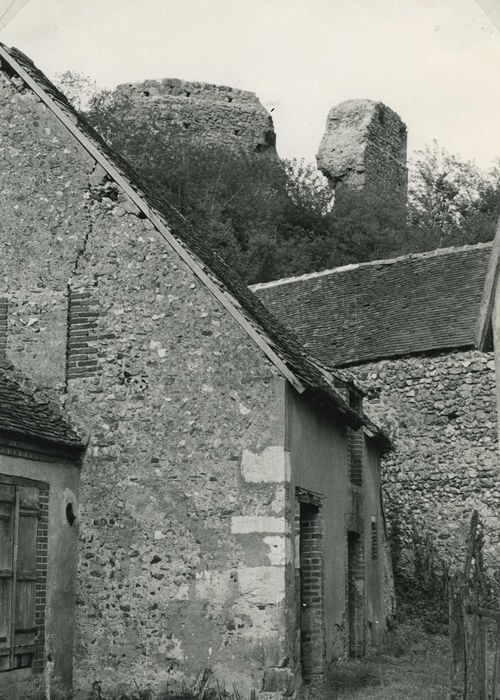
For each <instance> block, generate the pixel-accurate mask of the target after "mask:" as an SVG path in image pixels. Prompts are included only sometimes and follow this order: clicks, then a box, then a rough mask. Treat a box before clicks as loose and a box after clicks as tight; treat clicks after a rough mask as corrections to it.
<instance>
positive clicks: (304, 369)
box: [0, 43, 362, 427]
mask: <svg viewBox="0 0 500 700" xmlns="http://www.w3.org/2000/svg"><path fill="white" fill-rule="evenodd" d="M0 47H1V48H2V49H3V51H4V52H6V53H7V54H8V56H9V58H10V57H12V58H13V59H14V61H15V62H16V63H17V64H18V65H19V66H20V67H21V69H23V70H24V71H26V73H27V74H28V75H29V77H30V78H31V79H32V80H33V81H34V83H35V84H36V85H37V86H38V88H39V89H41V90H42V91H43V93H45V95H46V96H48V97H49V98H50V100H51V101H52V102H53V103H55V105H56V106H57V107H58V108H59V109H61V110H62V111H63V112H64V113H65V114H66V115H67V116H68V117H69V119H70V120H71V122H72V124H74V125H75V126H76V127H77V130H78V132H79V133H80V134H82V135H83V136H84V137H85V138H87V139H88V140H89V141H90V142H91V143H92V145H93V146H94V147H95V148H96V149H97V150H98V152H99V153H100V154H101V155H102V156H104V158H105V159H106V161H107V163H110V164H111V165H112V166H113V167H114V168H115V169H116V170H118V171H119V174H120V175H121V176H123V178H124V179H125V180H126V181H127V183H128V184H129V185H130V187H131V188H132V189H133V190H134V191H135V192H136V193H137V194H138V195H139V196H140V197H141V199H142V200H143V201H144V202H145V203H146V205H147V207H148V209H149V210H150V211H151V212H152V213H153V214H155V215H156V216H158V217H159V218H160V219H161V220H162V221H163V222H164V223H165V225H166V226H167V227H168V228H169V229H170V232H171V233H173V235H174V236H175V238H176V239H177V241H178V242H179V243H181V245H182V246H183V248H184V250H187V251H188V253H189V255H190V257H191V259H192V260H195V261H197V262H198V263H199V264H200V265H201V266H202V267H203V269H204V272H206V273H207V274H208V275H209V276H210V277H211V279H212V281H213V283H214V284H215V285H216V286H217V287H218V288H219V289H220V290H222V291H223V292H224V294H225V295H226V299H228V300H230V303H231V304H232V306H233V307H236V308H237V309H238V312H239V313H241V314H242V315H243V316H244V318H245V319H246V321H247V322H248V323H249V324H250V325H251V326H252V328H253V329H254V330H256V331H257V332H258V333H259V335H260V336H261V338H262V340H263V341H264V342H265V343H266V344H267V345H268V346H269V347H270V348H271V349H272V350H273V351H274V352H275V353H276V355H277V356H278V357H280V358H281V360H282V361H283V362H284V363H285V364H286V365H287V367H288V368H289V369H290V370H291V372H292V373H293V375H294V376H295V377H296V378H297V379H298V380H299V381H300V382H301V383H302V385H303V386H304V387H306V389H308V390H309V391H310V392H312V393H313V394H314V395H315V397H317V398H318V399H320V400H322V401H323V402H326V403H327V405H328V406H329V408H330V410H333V411H334V412H335V413H337V414H339V415H341V416H342V417H343V419H344V420H345V421H346V422H347V423H348V424H350V425H352V426H353V427H359V426H360V425H361V424H362V419H361V417H360V416H359V415H358V414H357V413H356V412H355V411H353V410H352V409H351V407H350V406H349V405H348V403H347V402H346V401H345V400H344V399H343V398H342V397H341V396H340V394H339V393H338V392H337V391H336V389H335V384H334V380H333V377H332V376H331V375H330V374H329V373H328V372H327V371H326V370H325V369H324V368H322V367H321V366H320V363H318V362H317V361H315V360H314V359H313V358H312V357H311V355H310V353H309V352H308V351H307V350H305V349H304V347H303V345H302V344H301V343H300V342H299V340H298V339H297V337H296V336H295V335H294V333H293V332H291V331H290V330H289V329H287V328H286V327H285V325H283V324H282V323H280V322H279V321H278V320H277V319H276V318H275V317H274V316H273V315H272V314H271V313H270V311H269V310H268V309H267V308H266V307H265V306H264V305H263V304H262V303H261V302H260V301H259V299H258V298H257V297H256V296H255V294H253V293H252V292H251V291H250V290H249V289H248V287H246V285H244V284H243V283H242V281H241V280H240V279H239V277H238V276H237V275H236V274H235V273H234V272H233V271H232V270H231V269H230V268H229V267H228V266H227V265H226V264H225V263H224V261H223V260H222V259H221V258H220V257H219V256H218V255H217V254H216V253H215V252H214V251H212V250H211V249H209V248H208V247H207V246H206V244H205V242H204V240H203V239H202V238H201V237H200V236H199V234H198V233H197V232H196V231H195V230H194V229H193V227H192V226H191V225H190V224H189V223H188V221H187V220H186V219H185V218H184V217H183V216H182V215H181V214H180V213H179V212H178V211H177V210H175V209H174V208H173V207H171V206H170V205H169V204H168V203H167V202H165V201H164V200H163V199H160V198H159V197H158V196H157V195H155V194H154V193H152V192H150V191H147V190H146V189H145V186H144V183H143V182H142V180H141V178H140V176H139V175H138V174H137V173H136V172H135V171H134V169H133V168H132V167H131V166H130V165H129V163H127V162H126V161H125V160H124V159H123V158H122V157H121V156H120V155H119V154H117V153H115V152H114V151H113V150H112V149H111V148H110V147H109V146H108V144H107V143H105V141H104V140H103V139H102V138H101V137H100V136H99V134H98V133H97V132H96V131H95V129H94V128H93V127H92V126H91V125H90V124H89V123H88V122H87V120H86V119H85V118H84V117H83V116H82V115H81V114H79V113H78V112H76V111H75V110H74V108H73V107H72V106H71V104H70V103H69V102H68V100H67V99H66V97H65V96H64V95H63V94H62V93H61V92H60V91H59V90H58V89H57V88H56V87H55V86H54V85H53V83H51V82H50V80H49V79H48V78H47V77H46V76H45V75H44V74H43V73H42V72H41V71H40V70H39V69H38V68H37V67H36V66H35V65H34V63H33V62H32V61H31V59H30V58H28V57H27V56H25V55H24V54H23V53H22V52H21V51H19V50H18V49H15V48H8V47H6V46H4V45H3V44H1V43H0ZM7 60H9V59H7ZM10 65H11V69H13V70H14V71H16V68H15V66H13V64H10Z"/></svg>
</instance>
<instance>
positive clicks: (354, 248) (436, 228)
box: [59, 72, 500, 283]
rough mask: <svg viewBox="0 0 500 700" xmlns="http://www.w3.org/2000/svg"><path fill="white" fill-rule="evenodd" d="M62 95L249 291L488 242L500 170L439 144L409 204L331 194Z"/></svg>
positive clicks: (321, 183) (118, 110)
mask: <svg viewBox="0 0 500 700" xmlns="http://www.w3.org/2000/svg"><path fill="white" fill-rule="evenodd" d="M59 85H60V86H61V88H62V89H63V91H65V92H66V93H67V94H68V97H69V98H70V99H71V100H72V101H73V104H74V105H75V107H76V108H77V109H82V108H83V109H84V113H85V116H86V117H87V119H88V120H89V121H90V122H91V124H92V125H93V126H94V127H95V128H96V129H97V131H98V132H99V133H100V134H101V135H102V136H103V137H104V138H105V139H106V141H107V142H108V143H109V144H110V145H111V146H112V147H113V148H114V149H115V150H116V151H117V152H118V153H119V154H120V155H122V156H124V157H125V158H126V159H127V160H128V161H129V162H130V163H131V164H132V165H133V166H134V168H135V169H136V170H137V172H138V173H139V175H140V176H141V177H142V178H143V180H144V181H145V183H146V184H147V185H148V187H149V188H151V189H152V190H153V191H154V192H155V193H156V194H158V195H159V196H161V197H162V198H164V199H165V200H167V201H169V202H170V204H171V205H172V206H174V207H175V208H177V209H178V210H179V211H180V212H181V213H182V214H183V215H184V216H186V217H187V218H188V219H189V220H190V222H191V223H192V224H193V225H194V226H195V227H196V228H197V229H198V230H199V231H200V232H202V233H203V235H204V237H205V239H206V240H207V242H208V244H209V246H210V247H212V248H213V249H215V250H216V251H217V252H218V253H219V254H220V255H221V256H222V257H223V258H224V259H225V260H226V261H227V262H228V263H229V264H230V265H232V266H233V267H234V268H235V269H237V270H238V271H239V273H240V274H241V276H242V277H243V279H244V280H245V281H246V282H247V283H255V282H264V281H268V280H272V279H277V278H279V277H285V276H290V275H295V274H303V273H307V272H312V271H315V270H321V269H326V268H331V267H336V266H340V265H345V264H350V263H356V262H364V261H368V260H375V259H381V258H387V257H394V256H397V255H404V254H407V253H410V252H420V251H424V250H432V249H435V248H439V247H443V246H452V245H464V244H468V243H469V244H471V243H478V242H482V241H487V240H491V239H492V238H493V236H494V227H495V222H496V220H497V218H498V215H499V214H500V165H499V166H496V167H494V168H493V169H492V170H491V171H490V172H487V173H484V172H482V171H481V170H480V169H479V168H478V167H477V166H476V165H475V164H474V163H473V162H471V161H463V160H461V159H460V158H458V157H457V156H454V155H452V154H449V153H447V152H446V151H445V150H444V149H442V148H440V147H439V146H438V145H437V143H433V144H432V145H431V146H429V147H428V148H426V149H424V150H423V151H420V152H417V154H416V158H415V159H414V161H413V162H412V163H410V182H409V203H408V208H407V210H406V211H405V210H402V209H401V208H400V207H399V206H398V205H397V204H395V203H394V201H393V199H392V198H391V196H390V193H379V194H378V195H376V196H375V195H374V194H366V193H365V194H360V193H355V192H353V193H351V194H350V195H348V196H343V197H342V201H339V202H338V203H337V205H336V206H333V204H334V196H333V193H332V191H331V189H330V187H329V185H328V183H327V181H326V179H325V178H323V176H322V175H321V174H320V173H319V171H318V170H316V168H314V167H313V166H312V165H309V164H307V163H305V162H303V161H296V160H292V161H290V160H282V161H278V160H276V159H274V158H272V157H269V155H266V156H262V155H260V154H252V153H249V152H248V151H246V152H245V151H243V150H242V151H240V152H235V151H234V150H232V151H231V150H229V149H227V148H224V147H223V146H220V145H216V144H207V143H203V144H202V143H196V142H193V141H190V140H188V139H185V138H182V137H179V136H174V135H172V134H170V135H169V134H168V131H167V130H165V131H159V130H158V128H157V124H156V123H152V122H151V121H150V120H149V119H148V116H147V115H144V119H142V120H141V121H140V122H139V121H138V120H137V118H136V116H135V117H132V116H131V115H133V114H135V115H136V112H134V111H133V110H131V105H130V100H129V98H128V96H127V95H126V94H125V93H123V92H122V93H116V92H113V91H108V90H98V89H97V88H96V87H95V85H94V84H93V83H92V81H91V80H89V79H87V78H85V76H81V75H78V74H74V73H70V72H67V73H65V74H63V75H62V76H60V78H59Z"/></svg>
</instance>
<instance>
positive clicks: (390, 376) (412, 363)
mask: <svg viewBox="0 0 500 700" xmlns="http://www.w3.org/2000/svg"><path fill="white" fill-rule="evenodd" d="M353 373H354V375H355V377H356V378H357V380H358V382H360V384H361V386H364V387H365V388H366V390H367V391H368V396H367V397H366V399H365V410H367V411H368V412H370V413H371V414H372V415H373V416H374V417H375V418H376V420H378V421H379V422H380V424H384V425H386V426H387V427H388V429H389V430H390V432H391V433H392V434H393V436H394V439H395V450H394V452H393V453H392V454H391V455H389V457H387V458H386V460H385V464H384V467H383V479H384V486H383V488H384V496H385V507H386V512H387V516H388V520H389V523H390V524H391V523H392V525H393V534H395V533H394V523H396V526H397V529H398V538H399V539H400V542H401V544H402V547H403V550H402V552H401V559H400V562H399V566H400V573H403V574H405V575H406V576H408V577H409V578H412V577H413V576H414V575H415V564H416V562H415V548H414V534H415V533H416V534H417V538H418V539H419V540H420V541H422V539H423V538H425V536H426V534H430V535H431V536H432V541H433V545H434V547H435V550H436V562H437V563H439V562H440V561H444V562H445V563H446V564H447V565H450V566H451V567H454V566H456V565H460V564H461V562H462V561H463V555H464V550H463V546H464V540H465V535H466V532H467V526H468V522H469V520H470V516H471V512H472V510H473V509H474V508H477V509H478V510H479V513H480V517H481V519H482V520H483V522H484V524H485V526H486V532H485V534H486V546H485V555H486V560H487V563H488V564H489V565H490V567H493V568H494V567H498V562H500V470H499V464H498V451H497V428H496V404H495V372H494V360H493V355H492V354H487V353H480V352H477V351H472V350H471V351H467V352H449V353H440V354H436V355H434V356H421V357H410V358H406V359H397V360H383V361H380V362H376V363H370V364H366V365H363V366H359V367H357V368H353ZM393 544H394V543H393Z"/></svg>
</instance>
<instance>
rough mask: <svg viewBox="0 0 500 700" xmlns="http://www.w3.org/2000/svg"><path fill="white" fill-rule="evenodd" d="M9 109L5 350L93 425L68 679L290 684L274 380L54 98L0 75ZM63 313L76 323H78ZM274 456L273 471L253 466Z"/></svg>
mask: <svg viewBox="0 0 500 700" xmlns="http://www.w3.org/2000/svg"><path fill="white" fill-rule="evenodd" d="M0 110H1V113H2V121H1V123H0V137H1V141H0V205H1V207H2V212H3V221H2V234H1V235H2V250H3V254H2V257H1V260H0V271H1V274H0V279H1V280H2V296H4V292H5V296H8V298H9V307H10V309H11V313H10V319H9V331H8V334H7V335H8V337H7V355H8V359H9V360H11V361H13V362H14V364H15V365H16V366H23V367H24V368H25V369H28V370H30V369H31V368H32V365H34V367H33V369H34V371H35V373H36V372H38V374H37V379H38V380H40V381H43V382H44V383H45V385H46V386H47V387H52V388H53V389H54V390H58V391H59V392H62V393H60V400H61V401H63V402H65V403H66V406H67V408H68V410H69V411H70V414H71V415H72V416H73V417H74V419H75V420H76V422H77V423H78V424H80V425H82V426H83V427H84V428H85V429H87V430H88V432H89V433H90V442H89V445H88V449H87V457H86V460H85V463H84V465H83V468H82V472H81V501H80V503H81V505H80V513H79V527H80V563H79V571H78V590H77V611H76V619H77V631H76V639H77V645H76V650H75V652H76V654H75V657H76V660H75V686H76V688H77V690H81V691H82V693H83V695H82V697H87V694H88V690H89V687H90V684H91V683H92V682H93V681H101V682H102V684H103V692H104V693H106V692H107V689H108V690H109V689H111V688H112V689H113V690H117V689H118V690H122V691H123V692H125V691H127V692H129V693H130V692H131V689H132V688H133V687H134V684H133V681H134V679H136V680H137V681H138V682H141V683H142V684H143V685H147V684H151V686H152V687H154V688H160V687H165V685H166V684H167V683H168V684H169V687H170V688H173V687H175V684H176V683H177V682H179V683H180V682H181V681H186V682H187V683H191V682H193V681H194V680H195V679H196V677H197V674H199V673H200V671H202V670H203V669H204V668H211V669H212V670H213V673H214V674H215V676H216V677H217V678H220V679H221V681H222V680H224V682H225V683H226V684H229V687H231V683H232V681H234V682H235V684H236V686H237V687H238V689H239V691H240V692H241V694H242V695H243V696H247V695H249V693H250V690H251V689H252V688H255V689H256V690H258V691H261V690H262V691H263V692H267V688H266V686H265V682H266V681H265V677H268V678H271V677H272V683H273V684H274V685H273V687H272V688H270V689H269V692H271V691H272V692H276V693H277V694H278V695H279V694H280V689H279V687H277V686H276V684H277V680H276V674H271V673H270V671H271V670H272V668H274V667H275V666H276V667H277V668H282V667H283V666H285V665H286V657H285V656H284V654H283V648H284V647H283V644H284V639H283V630H284V622H283V614H284V613H283V605H282V599H283V594H284V587H285V562H284V560H283V556H282V554H281V553H282V552H284V550H285V547H284V543H283V542H282V540H283V539H284V537H285V531H286V522H285V495H284V492H285V488H284V482H285V468H284V461H285V460H284V456H283V450H284V447H283V439H284V438H283V436H284V426H283V417H284V409H283V406H282V405H281V398H280V397H282V396H283V395H284V392H283V389H282V388H281V389H280V387H281V383H282V381H283V380H282V379H281V378H280V377H277V373H276V370H275V369H274V367H273V366H272V365H271V364H270V363H269V362H268V361H267V359H266V358H265V357H264V356H263V354H262V352H261V351H260V350H259V349H258V348H257V347H256V346H255V344H254V343H253V342H252V341H251V340H250V339H249V338H248V336H247V335H246V334H245V333H244V332H243V331H242V330H241V328H240V327H239V326H238V325H237V324H236V322H235V321H233V320H232V319H231V318H230V317H229V316H228V314H227V312H226V311H225V310H224V309H222V308H221V306H220V305H219V303H218V302H216V301H215V299H214V298H213V297H212V296H211V295H210V294H209V292H208V291H207V290H206V289H205V288H204V287H203V286H202V285H201V284H200V283H199V282H198V281H197V280H196V279H195V277H194V275H193V273H192V272H191V271H190V270H189V269H188V268H187V267H186V266H185V265H184V263H182V262H181V261H180V260H179V259H177V257H176V255H174V254H173V253H172V251H171V250H170V249H169V248H168V247H167V246H166V245H165V243H164V242H163V241H162V240H160V238H159V235H158V234H157V233H156V231H155V230H153V229H152V227H151V225H150V224H149V222H148V221H147V220H145V219H143V218H141V217H140V216H139V215H138V212H137V210H135V208H134V206H133V204H132V203H131V202H130V201H129V200H128V199H127V197H126V196H125V195H124V194H123V193H121V192H117V191H111V190H110V187H109V182H107V179H106V177H105V176H104V173H103V171H102V170H101V169H100V168H98V167H96V165H95V163H94V162H92V161H91V160H90V159H89V158H88V157H87V156H86V155H85V154H84V152H83V151H82V149H81V148H80V147H79V146H78V145H77V144H75V142H74V140H73V139H72V138H71V137H70V136H69V135H68V134H67V132H66V131H65V129H64V128H63V127H62V126H61V125H60V124H59V123H58V122H57V121H56V120H55V119H54V118H53V116H52V115H51V113H50V112H49V110H48V109H47V108H46V107H45V106H44V105H43V104H42V103H40V102H39V101H37V99H36V98H35V97H34V95H33V94H32V93H31V92H30V91H29V90H23V89H20V86H19V85H18V86H17V89H16V87H15V86H13V85H12V84H11V82H10V80H9V78H8V76H6V75H5V74H2V73H0ZM111 189H112V188H111ZM68 281H70V282H71V284H70V285H68ZM70 290H71V291H72V292H73V294H72V297H73V300H74V299H78V298H80V299H82V298H83V299H85V302H86V304H87V302H88V309H91V311H92V313H93V319H92V321H91V324H92V326H93V327H92V329H89V330H91V331H92V332H91V333H90V332H89V334H88V335H87V336H83V337H85V338H86V340H85V341H81V340H78V339H76V338H75V337H73V343H72V345H71V350H72V352H71V357H70V362H67V360H68V358H67V356H66V353H65V352H63V351H61V350H62V349H64V348H65V347H66V343H65V340H66V338H65V337H64V320H65V319H67V318H68V298H69V296H70ZM84 292H85V293H84ZM79 293H80V294H83V293H84V295H83V297H82V296H80V297H79V296H78V294H79ZM89 300H91V301H89ZM91 302H92V303H91ZM88 309H87V308H86V310H84V311H82V312H81V313H82V314H85V313H87V311H88ZM70 311H71V313H70V314H69V316H70V317H71V318H70V320H71V324H72V328H73V329H74V328H75V322H76V320H77V318H80V321H81V320H82V319H83V316H80V317H78V313H79V312H78V311H77V310H76V307H75V306H74V304H73V306H72V309H71V310H70ZM76 325H77V326H78V328H77V331H78V333H80V334H81V333H82V332H83V333H85V330H86V329H85V328H83V327H84V326H85V325H86V324H85V323H82V322H79V323H77V324H76ZM70 340H71V339H70V338H68V342H70ZM82 343H83V346H84V347H83V348H80V349H83V351H84V353H85V354H87V355H89V356H90V355H91V353H90V352H89V351H90V350H91V349H94V350H95V352H94V353H92V357H93V358H94V359H92V360H89V361H92V362H95V358H97V365H98V369H97V371H96V372H94V373H93V374H92V376H86V375H87V373H86V372H83V373H82V374H78V373H75V372H74V365H73V364H72V362H77V360H76V359H75V358H76V357H79V356H81V353H78V352H77V350H78V345H81V344H82ZM53 344H54V345H53ZM51 348H52V350H51ZM47 353H48V355H49V357H48V360H47V364H46V365H42V364H41V363H38V362H37V358H40V357H42V356H45V355H46V354H47ZM68 365H70V366H69V367H68ZM68 369H70V370H72V371H70V372H69V373H68V371H67V370H68ZM30 374H31V372H30ZM280 455H281V460H280ZM266 460H267V461H266ZM269 460H271V461H272V462H273V464H274V472H273V474H271V475H270V476H265V477H262V476H261V478H254V477H253V476H251V475H255V473H257V474H258V473H259V464H260V465H262V464H266V463H268V462H269ZM280 464H281V467H282V468H281V469H280V468H279V465H280ZM249 475H250V476H249ZM57 664H58V661H57V658H55V669H56V673H57V667H58V666H57ZM266 671H267V672H268V673H267V676H265V672H266ZM277 675H278V676H279V675H280V674H277ZM281 676H286V673H285V672H282V673H281ZM286 682H288V681H287V680H286V678H285V680H283V684H284V683H286ZM266 697H272V696H266Z"/></svg>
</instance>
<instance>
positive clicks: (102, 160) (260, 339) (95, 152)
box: [0, 43, 305, 393]
mask: <svg viewBox="0 0 500 700" xmlns="http://www.w3.org/2000/svg"><path fill="white" fill-rule="evenodd" d="M0 58H1V59H3V60H4V61H6V62H7V63H8V64H9V65H10V67H11V68H12V69H13V70H14V71H15V72H16V73H17V74H18V75H19V76H20V77H21V78H22V79H23V81H24V82H25V83H26V84H27V85H28V86H29V87H30V89H31V90H32V91H33V92H34V93H35V95H37V96H38V97H39V98H40V99H41V100H42V102H43V103H44V104H45V105H46V106H47V107H48V108H49V109H50V110H51V112H52V113H53V114H54V116H55V117H56V118H57V119H58V120H59V121H60V122H61V123H62V124H63V125H64V126H65V127H66V129H68V131H69V132H70V133H71V134H72V135H73V136H74V138H75V139H76V140H77V141H78V142H79V143H80V145H81V146H82V147H83V148H84V149H85V150H86V151H87V152H88V153H89V154H90V155H91V156H92V158H94V160H95V161H96V162H97V163H99V165H101V166H102V168H103V169H104V170H105V171H106V172H107V173H108V175H109V176H110V177H111V178H112V179H113V180H114V181H115V182H116V183H117V184H118V185H119V186H120V187H121V188H122V190H123V191H124V192H125V193H126V194H127V196H128V197H130V199H131V200H132V201H133V202H134V204H135V205H136V206H137V207H138V208H139V209H140V211H142V212H143V214H144V215H145V216H146V217H147V218H148V219H149V220H150V221H151V223H152V224H153V226H154V227H155V229H156V230H157V231H158V233H159V234H160V235H161V236H162V238H163V239H164V240H165V242H166V243H168V245H169V246H170V247H171V248H172V249H173V250H174V251H175V252H176V253H177V254H178V255H179V257H180V258H181V259H182V261H183V262H184V263H185V264H186V265H187V266H188V267H189V268H190V269H191V271H192V272H193V273H194V274H195V275H196V277H198V279H199V280H200V281H201V282H202V284H203V285H204V286H205V287H206V288H207V289H208V290H209V291H210V292H211V293H212V294H213V296H215V298H216V299H217V300H218V301H219V302H220V303H221V304H222V306H224V308H225V309H226V310H227V311H228V312H229V313H230V314H231V316H232V317H233V318H234V319H235V321H236V322H237V323H238V324H239V325H240V327H241V328H242V329H243V330H244V331H245V332H246V333H247V335H249V336H250V337H251V338H252V340H253V341H254V342H255V343H256V344H257V345H258V346H259V347H260V348H261V350H262V351H263V352H264V353H265V355H266V356H267V357H268V359H269V360H270V361H271V362H272V363H273V364H274V365H275V367H276V368H277V369H278V371H279V372H280V373H281V374H282V375H283V376H284V377H286V379H288V381H289V382H290V383H291V384H292V386H293V387H294V388H295V389H296V390H297V391H298V392H299V393H302V392H303V391H304V390H305V386H304V384H303V382H302V381H301V380H300V379H299V378H298V377H297V376H296V375H295V374H294V373H293V372H292V370H291V369H290V368H289V367H288V366H287V364H286V363H285V362H284V361H283V360H282V359H281V358H280V357H279V356H278V355H277V354H276V353H275V352H274V350H273V349H272V348H271V345H270V343H269V342H268V340H266V338H265V336H264V334H263V333H262V334H260V333H258V331H256V330H255V329H254V328H253V327H252V326H251V324H250V323H249V321H248V320H247V319H246V318H245V317H244V316H243V314H241V313H240V311H239V310H238V306H239V304H238V303H237V302H236V300H235V299H233V297H232V295H231V294H230V293H229V292H228V291H224V292H223V291H222V290H221V289H220V287H219V286H217V285H216V284H215V282H214V281H213V280H212V279H211V278H210V277H209V275H208V274H207V273H206V272H205V269H204V268H205V266H204V265H203V263H202V262H201V261H198V260H196V259H195V257H194V255H193V254H192V253H191V251H189V250H188V249H187V248H186V247H185V246H184V245H183V243H182V242H181V241H179V240H178V239H177V238H176V237H175V236H174V235H173V233H172V231H171V230H170V228H169V227H168V226H167V225H165V224H164V223H163V221H162V220H161V218H160V217H159V216H158V214H157V213H156V212H155V211H153V209H152V208H151V207H150V206H149V204H148V203H147V202H146V201H145V199H144V197H143V196H142V195H141V194H140V193H138V192H136V191H135V190H134V188H133V187H132V186H131V184H130V183H129V182H128V181H127V179H126V177H125V176H124V175H122V173H120V171H119V170H118V168H117V167H116V166H115V165H114V164H113V163H111V162H110V161H109V160H108V158H107V157H106V156H105V155H104V154H103V153H101V152H100V151H99V149H98V148H97V147H96V146H95V144H93V143H92V141H91V140H90V139H89V138H88V137H87V136H86V135H85V134H83V133H82V132H81V130H80V129H79V128H78V126H77V125H76V124H74V123H73V121H72V120H71V119H70V117H69V116H68V115H67V114H66V113H65V112H64V111H63V110H62V109H61V108H60V107H59V106H58V105H57V104H56V103H55V101H54V100H53V99H52V98H51V97H50V96H49V95H48V94H47V93H46V92H45V91H44V90H43V89H42V88H41V87H40V86H39V85H38V83H37V82H36V81H35V80H34V79H33V78H32V77H31V76H30V75H29V73H28V72H27V71H26V70H25V69H24V68H23V67H22V66H21V65H20V64H19V63H18V61H16V59H15V58H14V57H13V56H12V55H11V54H10V52H9V51H8V49H7V47H6V46H5V45H4V44H2V43H0ZM28 60H30V59H28Z"/></svg>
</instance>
